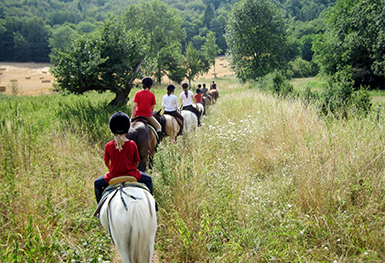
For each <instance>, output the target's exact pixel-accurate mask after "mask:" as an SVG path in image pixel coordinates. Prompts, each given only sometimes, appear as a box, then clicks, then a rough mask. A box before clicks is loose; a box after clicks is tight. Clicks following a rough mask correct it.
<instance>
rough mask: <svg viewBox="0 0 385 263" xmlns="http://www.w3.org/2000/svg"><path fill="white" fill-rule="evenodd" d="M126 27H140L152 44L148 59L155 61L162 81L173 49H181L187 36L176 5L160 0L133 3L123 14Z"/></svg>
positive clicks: (156, 73)
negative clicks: (175, 7) (169, 5)
mask: <svg viewBox="0 0 385 263" xmlns="http://www.w3.org/2000/svg"><path fill="white" fill-rule="evenodd" d="M124 17H125V20H124V21H125V24H126V27H127V29H131V28H133V29H140V30H142V32H143V36H144V37H145V39H146V42H147V44H148V45H149V50H148V51H149V52H148V56H149V58H148V59H149V60H153V61H154V64H155V75H156V78H157V81H158V82H159V83H160V82H161V79H162V76H164V75H165V74H166V68H167V65H168V62H167V61H166V60H164V59H163V58H164V57H167V54H169V53H170V52H169V50H170V49H180V43H181V42H182V40H183V39H184V38H185V35H186V33H185V31H184V30H183V29H182V24H183V20H182V18H181V17H180V16H179V15H178V13H177V12H176V10H175V9H173V8H169V7H168V6H167V5H166V4H165V3H163V2H161V1H159V0H152V1H150V2H147V1H144V2H141V3H140V4H137V5H130V6H129V8H128V9H127V11H126V13H125V14H124Z"/></svg>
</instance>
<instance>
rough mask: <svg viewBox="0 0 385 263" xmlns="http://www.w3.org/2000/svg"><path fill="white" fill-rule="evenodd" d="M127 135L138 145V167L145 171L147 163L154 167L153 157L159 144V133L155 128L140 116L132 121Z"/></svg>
mask: <svg viewBox="0 0 385 263" xmlns="http://www.w3.org/2000/svg"><path fill="white" fill-rule="evenodd" d="M126 137H127V138H128V139H130V140H133V141H134V142H135V143H136V145H137V146H138V151H139V157H140V161H139V165H138V169H139V170H140V171H142V172H145V171H146V169H147V163H148V165H149V168H152V165H153V157H154V155H155V152H156V146H157V135H156V132H155V130H154V129H153V128H152V127H150V125H149V124H148V122H147V120H146V119H144V118H140V117H138V118H134V119H133V120H132V121H131V127H130V129H129V130H128V133H127V135H126Z"/></svg>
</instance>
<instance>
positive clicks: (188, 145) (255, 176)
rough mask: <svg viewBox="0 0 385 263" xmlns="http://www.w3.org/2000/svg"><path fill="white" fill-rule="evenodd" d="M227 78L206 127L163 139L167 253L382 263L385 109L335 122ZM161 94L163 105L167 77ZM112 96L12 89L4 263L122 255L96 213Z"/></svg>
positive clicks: (4, 136) (162, 223)
mask: <svg viewBox="0 0 385 263" xmlns="http://www.w3.org/2000/svg"><path fill="white" fill-rule="evenodd" d="M203 81H205V82H206V83H209V82H210V81H211V80H209V79H206V80H201V82H200V83H203ZM216 82H217V83H218V87H219V92H220V98H219V100H218V103H217V104H216V105H215V106H212V107H210V109H209V112H208V115H207V116H205V117H204V119H203V121H202V122H203V123H204V125H203V126H202V127H200V128H199V130H198V132H197V133H196V134H190V135H188V136H186V137H184V138H183V139H179V140H178V142H177V143H176V144H170V143H169V142H168V140H167V139H166V140H165V141H163V142H162V144H161V146H160V147H159V150H158V153H157V155H156V156H155V167H154V169H153V170H152V171H148V173H149V174H151V175H152V177H153V180H154V186H155V193H154V195H155V198H156V199H157V201H158V203H159V207H160V211H159V212H158V231H157V237H156V247H155V249H156V253H157V257H158V260H159V261H160V262H381V261H384V260H385V256H384V255H385V251H384V250H385V249H384V248H385V231H384V230H385V229H384V222H385V200H384V193H385V185H384V183H385V182H384V172H385V170H384V168H385V165H384V163H385V162H384V161H385V157H384V152H385V143H384V142H385V138H384V134H385V133H384V121H385V118H384V116H383V114H384V112H383V111H381V114H380V119H379V121H377V120H376V118H377V108H376V107H373V110H372V112H370V113H369V114H368V115H367V117H365V118H363V117H360V118H357V119H354V118H350V119H348V120H346V119H345V120H342V121H341V120H334V119H324V118H323V117H320V115H319V114H318V113H317V111H316V110H314V109H312V108H311V107H304V106H303V105H302V104H301V103H300V102H297V101H293V100H291V101H290V102H289V101H285V100H282V99H279V100H278V99H276V98H274V97H272V96H270V95H266V94H262V93H260V92H258V90H256V89H253V88H252V87H251V86H250V85H240V84H239V83H238V82H237V81H236V80H235V79H234V77H223V78H218V79H217V80H216ZM135 91H136V90H133V91H132V92H135ZM153 91H154V93H155V94H156V97H157V101H158V104H160V101H161V97H162V96H163V94H165V85H163V86H161V87H155V88H154V89H153ZM181 91H182V90H181V88H180V87H178V89H177V91H176V92H175V93H176V94H179V93H180V92H181ZM132 94H133V93H132ZM132 96H133V95H131V96H130V97H132ZM112 98H113V95H111V94H97V93H90V94H87V95H83V96H74V95H68V96H62V95H59V94H54V95H41V96H37V97H26V96H25V97H8V96H0V178H1V182H2V188H3V191H2V192H1V193H0V213H1V217H0V220H1V221H0V228H1V231H0V240H1V248H0V262H108V261H111V260H112V259H113V258H116V255H115V253H116V252H115V250H114V249H113V245H112V243H111V240H110V238H109V237H108V236H107V235H106V233H105V231H104V230H103V229H102V227H101V226H100V224H99V222H98V220H96V219H95V218H93V217H92V213H93V211H94V209H95V207H96V202H95V198H94V193H93V181H94V179H95V178H97V177H98V176H100V175H101V174H103V173H105V172H106V168H105V167H104V164H103V160H102V156H103V147H104V144H105V143H106V142H107V141H109V140H111V139H112V135H111V134H110V131H109V129H108V118H109V116H110V115H111V114H112V113H113V112H115V111H116V110H117V109H114V108H111V107H108V106H107V104H108V102H109V101H110V100H111V99H112ZM130 106H131V104H130V103H129V104H128V105H127V107H126V108H123V109H120V110H123V111H125V112H127V113H129V111H130ZM158 107H160V106H159V105H158V106H157V109H159V108H158Z"/></svg>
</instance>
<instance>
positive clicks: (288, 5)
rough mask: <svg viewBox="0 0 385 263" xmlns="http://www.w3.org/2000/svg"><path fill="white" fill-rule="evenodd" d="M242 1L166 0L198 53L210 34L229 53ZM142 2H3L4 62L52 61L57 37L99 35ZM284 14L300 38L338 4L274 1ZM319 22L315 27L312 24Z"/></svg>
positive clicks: (0, 36)
mask: <svg viewBox="0 0 385 263" xmlns="http://www.w3.org/2000/svg"><path fill="white" fill-rule="evenodd" d="M238 1H239V0H163V2H165V3H167V4H168V5H169V6H170V7H173V8H175V9H177V10H179V11H180V15H181V17H182V18H183V19H184V24H183V27H184V29H185V30H186V33H187V37H186V39H185V41H183V43H182V45H183V46H185V45H186V43H188V42H190V41H191V42H193V44H194V47H195V48H197V49H199V48H200V47H201V45H202V44H203V38H204V37H205V36H206V34H207V32H209V31H213V32H215V34H216V39H217V44H218V46H219V48H221V49H222V54H224V53H225V52H226V49H227V45H226V41H225V39H224V37H223V35H224V33H225V27H226V23H227V15H228V13H229V11H230V10H231V7H232V5H233V4H234V3H236V2H238ZM138 2H139V0H74V1H71V0H3V1H1V3H0V61H13V62H30V61H33V62H49V61H50V59H49V56H48V55H49V53H50V51H51V48H52V46H55V42H54V41H53V36H54V35H55V33H57V32H59V33H60V34H62V32H66V34H68V39H69V38H70V36H71V35H72V34H75V33H77V34H84V33H88V32H92V31H93V30H95V28H96V25H97V23H98V22H100V21H103V20H104V19H106V17H107V16H108V14H109V13H116V12H118V11H123V10H124V9H125V8H126V7H127V6H129V5H131V4H136V3H138ZM271 2H272V3H274V4H276V5H277V7H278V8H279V9H280V10H281V11H282V14H283V16H284V17H285V19H286V21H287V24H288V29H289V33H290V34H293V35H294V36H295V37H296V38H300V37H302V36H303V35H307V34H312V33H317V32H320V30H322V27H323V24H322V21H320V20H319V16H320V14H321V13H322V12H323V11H324V10H326V9H327V8H328V7H329V6H330V5H331V4H333V3H334V2H335V0H271ZM314 21H315V22H314Z"/></svg>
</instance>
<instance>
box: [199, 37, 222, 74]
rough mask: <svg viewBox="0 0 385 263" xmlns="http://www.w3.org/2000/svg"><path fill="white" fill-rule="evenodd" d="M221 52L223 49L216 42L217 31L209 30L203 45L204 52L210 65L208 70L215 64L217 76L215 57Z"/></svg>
mask: <svg viewBox="0 0 385 263" xmlns="http://www.w3.org/2000/svg"><path fill="white" fill-rule="evenodd" d="M221 52H222V50H220V48H219V47H218V45H217V44H216V38H215V33H214V32H209V33H208V34H207V36H206V42H205V44H204V45H203V47H202V53H203V54H204V57H205V58H206V61H207V62H208V65H209V67H208V69H207V71H208V70H209V69H210V66H214V77H216V76H217V75H216V73H215V57H216V56H217V55H218V54H219V53H221Z"/></svg>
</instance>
